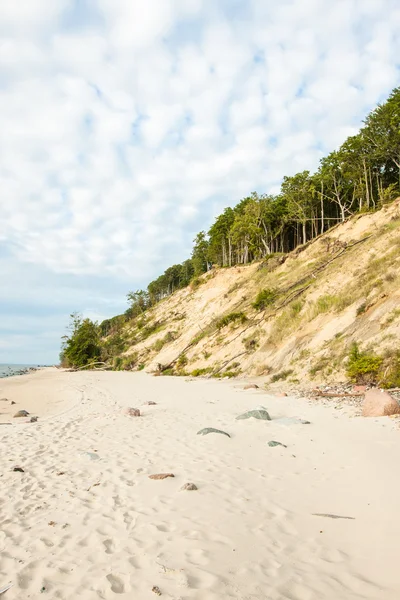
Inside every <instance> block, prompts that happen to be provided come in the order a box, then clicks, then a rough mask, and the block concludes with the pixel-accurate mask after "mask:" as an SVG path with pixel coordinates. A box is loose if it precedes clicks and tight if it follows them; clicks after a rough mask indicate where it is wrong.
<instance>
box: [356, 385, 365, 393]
mask: <svg viewBox="0 0 400 600" xmlns="http://www.w3.org/2000/svg"><path fill="white" fill-rule="evenodd" d="M366 391H367V386H366V385H355V386H354V387H353V392H357V393H361V394H363V393H364V392H366Z"/></svg>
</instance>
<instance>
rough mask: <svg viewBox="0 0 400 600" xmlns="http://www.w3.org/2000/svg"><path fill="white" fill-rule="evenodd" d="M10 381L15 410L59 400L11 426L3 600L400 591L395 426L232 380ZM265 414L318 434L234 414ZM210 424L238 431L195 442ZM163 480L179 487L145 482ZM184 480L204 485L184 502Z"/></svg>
mask: <svg viewBox="0 0 400 600" xmlns="http://www.w3.org/2000/svg"><path fill="white" fill-rule="evenodd" d="M15 381H16V380H14V381H13V380H7V381H0V390H1V391H0V396H3V395H6V396H7V397H9V398H12V397H13V395H15V396H18V405H17V407H18V408H24V407H25V406H24V405H22V404H21V401H22V398H23V397H25V398H26V400H27V402H28V399H29V400H30V401H31V404H30V407H31V408H32V404H34V402H36V401H37V402H38V403H40V402H41V403H42V405H43V396H44V395H45V396H46V397H47V398H50V397H52V399H53V404H52V405H51V404H50V405H48V406H47V408H46V406H42V408H38V410H37V412H38V414H41V418H40V419H39V421H38V423H35V424H30V423H27V424H23V423H18V424H16V422H15V420H14V421H13V425H12V426H9V425H2V426H1V427H0V444H1V445H0V448H1V471H0V482H1V485H0V551H1V558H0V588H1V587H2V586H3V585H5V584H7V583H8V582H12V583H13V584H14V586H13V588H11V589H10V590H9V591H8V592H6V594H5V595H4V598H5V599H7V600H13V599H17V598H18V599H21V600H22V599H28V598H30V599H32V600H33V599H39V598H40V599H41V600H42V599H43V598H49V599H50V598H51V600H55V599H71V600H72V599H77V598H78V599H87V600H92V599H96V598H104V599H112V598H121V600H122V599H124V598H126V599H130V600H132V599H133V598H135V599H136V598H137V599H140V600H146V599H152V598H156V597H157V596H156V595H155V594H154V593H153V592H152V587H153V586H158V587H159V588H160V590H161V592H162V597H163V598H166V599H168V598H170V599H172V598H173V599H175V600H177V599H182V600H183V599H185V600H186V599H190V598H196V599H199V600H203V599H204V600H217V599H218V600H220V599H222V598H224V599H225V598H235V599H246V600H247V599H257V600H261V599H263V600H264V599H268V600H282V599H288V600H338V599H340V600H350V599H360V600H361V599H363V600H365V599H370V600H395V599H396V600H397V599H398V598H399V597H400V577H399V573H398V556H397V553H398V543H399V539H400V521H399V519H398V504H399V497H400V495H399V479H398V476H397V472H398V465H399V462H400V434H399V432H398V430H396V425H395V423H394V421H392V420H391V419H386V418H385V419H382V420H379V419H372V420H368V419H362V418H349V416H347V415H343V414H340V413H339V411H336V410H334V409H333V408H329V407H324V406H319V405H313V404H312V403H311V402H307V401H305V400H304V401H298V400H294V399H289V398H272V397H270V396H267V395H266V394H265V393H263V392H260V391H256V390H255V391H253V390H251V391H243V390H242V389H241V388H242V386H241V385H239V383H238V382H236V383H232V382H218V381H199V380H198V381H194V382H187V381H185V380H184V379H174V378H167V377H158V378H153V377H150V376H147V375H145V374H138V373H136V374H133V373H122V372H121V373H61V372H48V371H47V372H46V371H45V372H41V373H38V374H35V375H32V376H26V377H25V378H21V379H20V381H19V383H18V385H17V384H16V383H15ZM44 390H47V392H46V394H44ZM37 394H38V395H37ZM147 400H154V401H156V402H157V403H158V404H157V406H142V405H143V403H144V402H145V401H147ZM56 403H58V404H56ZM260 403H262V404H265V406H267V407H268V410H269V411H270V413H271V416H272V417H273V418H278V417H281V416H299V417H302V418H305V419H309V420H310V421H311V422H312V423H311V424H310V425H291V426H284V425H282V424H279V423H278V422H277V421H275V422H274V421H272V422H263V421H256V420H254V419H250V420H247V421H236V420H235V417H236V416H237V415H238V414H240V413H242V412H243V411H244V410H246V409H249V408H254V407H255V406H257V405H258V404H260ZM27 406H28V405H27ZM127 406H133V407H139V408H141V410H142V413H143V416H142V417H140V418H132V417H128V416H125V415H124V414H123V408H124V407H127ZM50 409H51V413H52V414H50V412H49V410H50ZM28 410H29V408H28ZM3 421H4V419H3ZM205 426H213V427H217V428H221V429H224V430H226V431H228V432H229V433H230V434H231V436H232V437H231V439H229V438H227V437H225V436H222V435H216V434H210V435H208V436H205V437H202V436H198V435H196V432H197V431H198V430H199V429H201V428H202V427H205ZM269 440H278V441H281V442H282V443H284V444H287V446H288V447H287V449H285V448H282V447H275V448H271V447H268V445H267V442H268V441H269ZM86 452H90V453H96V454H97V455H98V457H99V459H98V460H91V458H90V455H87V454H85V453H86ZM15 465H19V466H21V467H23V468H24V470H25V472H24V473H18V472H13V471H12V468H13V467H14V466H15ZM159 472H172V473H174V474H175V478H173V479H172V478H171V479H166V480H163V481H152V480H150V479H149V478H148V475H150V474H152V473H159ZM186 482H194V483H195V484H196V485H197V486H198V488H199V489H198V491H192V492H188V491H180V488H181V487H182V485H183V484H185V483H186ZM313 513H332V514H336V515H341V516H347V517H353V518H354V519H353V520H352V519H332V518H327V517H321V516H313ZM43 588H44V589H43Z"/></svg>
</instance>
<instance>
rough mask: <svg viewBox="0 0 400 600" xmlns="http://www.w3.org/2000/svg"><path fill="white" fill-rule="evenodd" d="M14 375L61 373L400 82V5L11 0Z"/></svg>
mask: <svg viewBox="0 0 400 600" xmlns="http://www.w3.org/2000/svg"><path fill="white" fill-rule="evenodd" d="M0 15H1V17H0V198H1V200H0V204H1V206H0V208H1V212H0V363H1V362H3V363H13V362H18V363H45V364H51V363H54V362H57V360H58V353H59V349H60V338H61V336H62V335H64V334H65V332H66V326H67V324H68V321H69V315H70V313H71V312H73V311H79V312H81V313H82V314H83V315H84V316H88V317H90V318H92V319H96V320H99V321H101V320H102V319H104V318H107V317H110V316H113V315H115V314H120V313H122V312H123V311H125V310H126V308H127V307H128V305H127V301H126V294H127V293H128V292H129V291H130V290H135V289H140V288H143V287H146V286H147V284H148V283H149V281H151V280H152V279H154V278H155V277H157V276H158V275H160V274H161V273H162V272H163V271H164V270H165V268H167V267H168V266H170V265H171V264H174V263H177V262H181V261H183V260H184V259H186V258H187V257H188V256H189V255H190V251H191V246H192V240H193V238H194V236H195V234H196V233H197V232H198V231H200V230H202V229H207V228H208V227H209V226H210V225H211V223H212V222H213V220H214V218H215V217H216V216H217V215H218V214H219V213H220V212H221V210H222V209H223V208H225V207H226V206H233V205H235V204H236V203H237V202H238V201H239V200H240V199H241V198H243V197H245V196H247V195H249V194H250V193H251V192H252V191H257V192H259V193H274V192H277V191H278V189H279V184H280V181H281V179H282V177H283V176H284V175H291V174H294V173H296V172H298V171H301V170H304V169H308V170H310V171H313V170H315V169H316V168H317V167H318V162H319V159H320V158H321V157H322V156H323V155H325V154H327V153H329V152H330V151H332V150H333V149H335V148H337V147H338V146H340V144H341V143H342V142H343V141H344V140H345V138H346V137H347V136H348V135H351V134H353V133H355V132H356V131H357V130H358V129H359V127H360V125H361V124H362V119H363V118H364V117H365V116H366V114H367V113H368V112H369V111H370V110H371V109H372V108H373V107H374V106H375V105H376V104H377V103H378V102H380V101H383V100H385V98H386V97H387V96H388V94H389V93H390V91H391V90H392V89H393V88H394V87H396V86H398V85H399V81H400V77H399V76H400V36H399V35H398V32H399V30H400V4H399V2H398V0H335V1H334V2H333V1H332V0H280V1H279V2H276V0H14V1H10V0H0Z"/></svg>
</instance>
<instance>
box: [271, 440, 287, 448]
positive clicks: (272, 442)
mask: <svg viewBox="0 0 400 600" xmlns="http://www.w3.org/2000/svg"><path fill="white" fill-rule="evenodd" d="M268 446H271V448H274V447H275V446H283V447H284V448H287V446H285V444H281V442H276V441H275V440H271V441H270V442H268Z"/></svg>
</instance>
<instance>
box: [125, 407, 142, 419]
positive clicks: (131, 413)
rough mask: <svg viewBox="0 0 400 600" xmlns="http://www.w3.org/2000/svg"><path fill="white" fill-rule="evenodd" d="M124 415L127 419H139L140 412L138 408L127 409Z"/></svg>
mask: <svg viewBox="0 0 400 600" xmlns="http://www.w3.org/2000/svg"><path fill="white" fill-rule="evenodd" d="M125 414H126V415H128V416H129V417H140V410H139V409H138V408H127V409H126V411H125Z"/></svg>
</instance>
